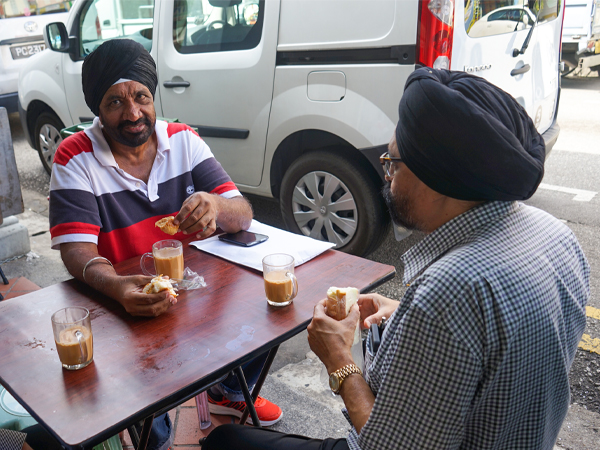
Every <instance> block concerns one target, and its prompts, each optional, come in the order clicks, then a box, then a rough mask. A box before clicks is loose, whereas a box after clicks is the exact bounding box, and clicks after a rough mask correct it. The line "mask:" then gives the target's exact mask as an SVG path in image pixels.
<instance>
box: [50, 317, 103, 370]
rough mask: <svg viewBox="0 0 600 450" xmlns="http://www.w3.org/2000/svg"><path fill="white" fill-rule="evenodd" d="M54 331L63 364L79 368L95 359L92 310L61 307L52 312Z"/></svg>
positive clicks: (70, 368)
mask: <svg viewBox="0 0 600 450" xmlns="http://www.w3.org/2000/svg"><path fill="white" fill-rule="evenodd" d="M52 331H53V332H54V342H55V343H56V351H57V352H58V357H59V359H60V362H61V363H62V366H63V367H64V368H65V369H68V370H78V369H82V368H84V367H85V366H87V365H88V364H89V363H91V362H92V360H93V359H94V339H93V336H92V321H91V319H90V312H89V311H88V310H87V309H86V308H82V307H80V306H70V307H68V308H63V309H59V310H58V311H56V312H55V313H54V314H52Z"/></svg>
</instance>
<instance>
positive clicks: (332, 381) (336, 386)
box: [329, 364, 362, 395]
mask: <svg viewBox="0 0 600 450" xmlns="http://www.w3.org/2000/svg"><path fill="white" fill-rule="evenodd" d="M353 373H357V374H359V375H362V371H361V370H360V369H359V368H358V366H357V365H356V364H348V365H345V366H344V367H342V368H341V369H338V370H336V371H335V372H333V373H331V374H330V375H329V387H330V388H331V390H332V391H333V393H334V394H336V395H338V394H339V393H340V389H341V387H342V382H343V381H344V380H345V379H346V377H347V376H349V375H352V374H353Z"/></svg>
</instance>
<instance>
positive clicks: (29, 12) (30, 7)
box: [0, 0, 73, 19]
mask: <svg viewBox="0 0 600 450" xmlns="http://www.w3.org/2000/svg"><path fill="white" fill-rule="evenodd" d="M72 5H73V2H72V1H70V2H65V1H61V0H0V19H12V18H14V17H29V16H39V15H42V14H53V13H59V12H66V11H69V10H70V9H71V6H72Z"/></svg>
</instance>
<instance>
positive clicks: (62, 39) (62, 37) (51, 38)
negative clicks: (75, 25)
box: [44, 22, 70, 53]
mask: <svg viewBox="0 0 600 450" xmlns="http://www.w3.org/2000/svg"><path fill="white" fill-rule="evenodd" d="M44 41H45V42H46V46H47V47H48V48H49V49H50V50H52V51H55V52H60V53H68V52H69V50H70V48H69V47H70V45H69V44H70V42H69V34H68V33H67V27H66V26H65V24H64V23H62V22H53V23H49V24H48V25H46V27H45V28H44Z"/></svg>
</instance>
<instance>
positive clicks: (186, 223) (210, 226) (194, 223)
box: [173, 192, 219, 239]
mask: <svg viewBox="0 0 600 450" xmlns="http://www.w3.org/2000/svg"><path fill="white" fill-rule="evenodd" d="M218 202H219V196H217V195H214V194H209V193H207V192H195V193H194V194H192V195H190V196H189V197H188V198H186V199H185V201H184V202H183V205H181V209H180V210H179V213H178V214H177V215H176V216H175V219H174V220H173V224H174V225H179V229H180V230H181V231H183V234H192V233H196V232H198V234H197V235H196V238H198V239H203V238H206V237H208V236H210V235H212V234H213V233H214V232H215V230H216V229H217V216H218V215H219V210H218Z"/></svg>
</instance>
